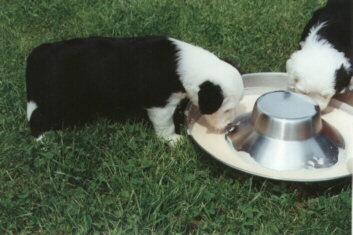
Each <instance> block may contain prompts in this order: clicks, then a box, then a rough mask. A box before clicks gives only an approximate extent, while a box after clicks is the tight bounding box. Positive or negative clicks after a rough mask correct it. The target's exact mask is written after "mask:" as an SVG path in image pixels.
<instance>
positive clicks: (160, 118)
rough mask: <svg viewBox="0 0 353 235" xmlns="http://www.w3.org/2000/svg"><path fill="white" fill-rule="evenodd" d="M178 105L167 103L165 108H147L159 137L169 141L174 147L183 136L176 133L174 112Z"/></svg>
mask: <svg viewBox="0 0 353 235" xmlns="http://www.w3.org/2000/svg"><path fill="white" fill-rule="evenodd" d="M175 109H176V105H167V106H165V107H163V108H150V109H147V113H148V116H149V118H150V120H151V121H152V123H153V126H154V130H155V131H156V134H157V136H158V137H159V138H162V139H164V140H167V141H168V144H169V145H170V146H171V147H173V146H175V144H176V143H177V142H178V140H180V139H181V138H182V136H181V135H178V134H176V133H175V126H174V121H173V114H174V111H175Z"/></svg>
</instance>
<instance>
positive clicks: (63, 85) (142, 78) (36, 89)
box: [26, 36, 185, 137]
mask: <svg viewBox="0 0 353 235" xmlns="http://www.w3.org/2000/svg"><path fill="white" fill-rule="evenodd" d="M177 52H178V49H177V48H176V46H175V45H174V44H173V43H172V42H171V41H170V40H168V38H166V37H159V36H149V37H144V38H125V39H118V38H106V37H91V38H81V39H73V40H69V41H61V42H55V43H49V44H43V45H41V46H39V47H37V48H36V49H35V50H34V51H33V52H32V53H31V54H30V56H29V58H28V60H27V70H26V84H27V98H28V101H34V102H36V104H37V105H38V108H37V109H36V110H35V111H34V112H33V113H32V116H31V118H30V128H31V133H32V135H33V136H35V137H38V136H39V135H41V134H42V133H43V132H46V131H50V130H53V129H61V127H62V124H63V123H65V124H66V123H68V124H74V123H76V122H77V121H78V120H82V119H84V118H87V117H90V116H92V115H96V114H97V113H98V114H103V115H115V114H118V113H119V107H128V108H131V109H144V108H152V107H163V106H165V105H166V101H167V100H168V98H169V97H170V95H171V94H172V93H175V92H185V89H184V87H183V86H182V84H181V82H180V80H179V75H178V74H177V73H176V68H177V58H176V54H177Z"/></svg>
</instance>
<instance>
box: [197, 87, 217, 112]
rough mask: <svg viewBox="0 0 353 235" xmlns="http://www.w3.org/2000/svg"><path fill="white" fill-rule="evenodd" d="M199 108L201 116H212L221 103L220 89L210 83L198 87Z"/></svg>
mask: <svg viewBox="0 0 353 235" xmlns="http://www.w3.org/2000/svg"><path fill="white" fill-rule="evenodd" d="M198 95H199V108H200V112H201V113H202V114H212V113H214V112H216V111H217V110H218V109H219V108H220V107H221V105H222V103H223V94H222V89H221V87H220V86H219V85H215V84H214V83H212V82H210V81H206V82H204V83H202V84H201V85H200V91H199V93H198Z"/></svg>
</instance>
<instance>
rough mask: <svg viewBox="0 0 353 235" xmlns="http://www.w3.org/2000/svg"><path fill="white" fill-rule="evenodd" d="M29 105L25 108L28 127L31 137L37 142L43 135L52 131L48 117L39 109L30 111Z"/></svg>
mask: <svg viewBox="0 0 353 235" xmlns="http://www.w3.org/2000/svg"><path fill="white" fill-rule="evenodd" d="M30 105H31V104H30V103H29V104H28V107H29V108H27V109H28V110H29V112H28V119H29V120H28V121H29V127H30V129H31V135H32V136H33V137H35V138H36V140H37V141H39V140H41V139H42V138H43V137H44V135H45V133H47V132H49V131H51V130H52V129H53V124H52V120H50V117H49V115H46V113H45V112H43V110H42V108H41V107H35V108H34V109H31V107H30Z"/></svg>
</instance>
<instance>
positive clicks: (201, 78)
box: [170, 38, 244, 129]
mask: <svg viewBox="0 0 353 235" xmlns="http://www.w3.org/2000/svg"><path fill="white" fill-rule="evenodd" d="M170 40H171V41H172V42H173V43H174V44H175V45H176V47H177V48H178V50H179V52H178V54H177V56H178V57H177V58H178V62H177V73H178V74H179V76H180V80H181V82H182V84H183V86H184V87H185V90H186V91H187V96H188V98H189V99H190V100H191V101H192V102H193V103H194V104H196V105H198V92H199V90H200V87H199V86H200V85H201V84H202V83H203V82H205V81H210V82H212V83H214V84H216V85H219V86H220V87H221V90H222V94H223V96H224V100H223V104H222V106H221V107H220V108H219V109H218V110H217V112H216V113H214V114H212V115H205V118H206V120H207V121H208V122H209V124H210V125H212V126H213V127H214V128H216V129H223V128H224V127H226V126H227V125H228V124H229V123H230V122H232V121H233V119H234V118H235V112H232V111H231V112H227V113H225V111H226V110H228V109H234V108H235V107H236V105H237V104H238V103H239V102H240V100H241V98H242V96H243V91H244V85H243V80H242V77H241V75H240V73H239V71H238V70H237V69H236V68H234V67H233V66H232V65H230V64H228V63H226V62H224V61H222V60H221V59H219V58H218V57H217V56H215V55H214V54H212V53H211V52H209V51H207V50H204V49H202V48H201V47H197V46H193V45H190V44H188V43H185V42H182V41H178V40H176V39H172V38H170Z"/></svg>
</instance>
